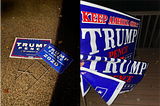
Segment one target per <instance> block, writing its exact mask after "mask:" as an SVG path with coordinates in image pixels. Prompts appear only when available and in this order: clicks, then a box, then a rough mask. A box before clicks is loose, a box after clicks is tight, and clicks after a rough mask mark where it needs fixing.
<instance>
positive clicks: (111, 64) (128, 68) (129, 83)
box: [81, 55, 149, 93]
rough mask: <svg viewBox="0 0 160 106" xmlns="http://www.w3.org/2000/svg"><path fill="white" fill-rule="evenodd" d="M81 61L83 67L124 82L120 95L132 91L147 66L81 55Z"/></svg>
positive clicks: (133, 62)
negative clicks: (82, 61)
mask: <svg viewBox="0 0 160 106" xmlns="http://www.w3.org/2000/svg"><path fill="white" fill-rule="evenodd" d="M87 57H89V58H87ZM81 59H82V60H84V65H83V67H85V68H87V69H91V70H94V71H96V72H99V73H102V74H105V75H109V76H112V77H115V78H118V79H120V80H123V81H125V82H126V83H125V85H124V86H123V88H122V90H121V93H123V92H126V91H130V90H132V89H133V87H134V86H135V85H137V84H138V83H139V82H140V81H141V80H142V78H143V76H144V74H145V72H146V69H147V67H148V65H149V64H148V63H146V62H139V61H132V60H124V59H115V58H107V57H100V56H85V55H81ZM93 79H94V78H93Z"/></svg>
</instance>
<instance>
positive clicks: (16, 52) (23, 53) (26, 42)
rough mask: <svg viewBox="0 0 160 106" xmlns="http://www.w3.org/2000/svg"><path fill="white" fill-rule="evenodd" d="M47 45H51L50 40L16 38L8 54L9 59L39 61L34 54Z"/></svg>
mask: <svg viewBox="0 0 160 106" xmlns="http://www.w3.org/2000/svg"><path fill="white" fill-rule="evenodd" d="M48 43H51V39H35V38H20V37H16V38H15V41H14V44H13V47H12V50H11V53H10V57H13V58H26V59H40V57H39V56H38V55H37V54H36V53H37V52H38V51H39V50H41V49H42V48H44V47H45V46H46V45H47V44H48Z"/></svg>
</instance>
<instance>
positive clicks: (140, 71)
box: [80, 1, 148, 105]
mask: <svg viewBox="0 0 160 106" xmlns="http://www.w3.org/2000/svg"><path fill="white" fill-rule="evenodd" d="M139 27H140V19H137V18H135V17H133V16H131V15H128V14H125V13H122V12H119V11H116V10H113V9H110V8H107V7H103V6H100V5H96V4H93V3H89V2H85V1H80V54H81V55H80V59H81V61H80V62H81V63H83V66H82V67H81V68H80V69H81V70H80V71H81V75H80V77H81V82H80V85H81V91H82V96H85V95H86V94H87V92H88V91H89V88H90V86H92V87H93V88H94V89H95V90H96V91H97V93H99V94H100V96H101V97H102V98H103V99H104V100H105V101H106V103H107V104H108V105H110V104H111V103H112V102H113V100H114V99H115V98H114V99H113V98H112V96H114V97H116V96H117V93H123V92H128V91H130V90H132V89H133V87H134V86H135V85H137V84H138V83H139V82H140V81H141V79H142V78H143V76H144V74H145V72H146V69H147V67H148V63H146V62H139V61H133V59H134V53H135V48H136V42H137V38H138V31H139ZM88 70H89V71H88ZM104 76H105V77H106V76H110V77H112V78H114V79H119V80H121V81H124V82H125V84H124V86H121V89H120V90H119V91H117V93H116V94H115V93H113V92H114V91H116V87H117V86H118V85H117V84H118V83H117V82H116V80H114V79H112V78H108V77H107V79H106V78H104ZM109 80H111V82H112V81H113V80H114V81H113V83H111V82H110V81H109ZM109 82H110V83H109ZM114 84H115V85H116V86H115V85H114ZM109 89H110V90H109ZM106 93H107V94H108V95H105V94H106ZM104 95H105V96H104Z"/></svg>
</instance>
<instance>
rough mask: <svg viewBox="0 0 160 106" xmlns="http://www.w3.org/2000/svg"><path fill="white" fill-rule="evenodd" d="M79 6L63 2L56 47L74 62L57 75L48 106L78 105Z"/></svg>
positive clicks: (77, 3)
mask: <svg viewBox="0 0 160 106" xmlns="http://www.w3.org/2000/svg"><path fill="white" fill-rule="evenodd" d="M79 13H80V4H79V1H76V2H73V1H72V2H69V1H66V0H64V1H63V4H62V11H61V15H60V20H59V27H58V33H57V34H58V35H57V37H58V38H57V41H56V47H58V48H59V49H60V50H62V51H63V52H65V53H67V54H68V55H69V56H70V57H72V58H73V59H74V60H73V62H72V63H71V64H70V65H69V66H68V68H67V69H66V70H65V71H64V72H63V73H62V74H59V77H58V80H57V82H56V86H55V88H54V91H53V95H52V100H51V103H50V106H79V105H80V104H79V103H80V70H79V67H80V66H79V62H80V59H79V53H80V49H79V48H80V39H79V37H80V24H79V20H80V16H79V15H80V14H79Z"/></svg>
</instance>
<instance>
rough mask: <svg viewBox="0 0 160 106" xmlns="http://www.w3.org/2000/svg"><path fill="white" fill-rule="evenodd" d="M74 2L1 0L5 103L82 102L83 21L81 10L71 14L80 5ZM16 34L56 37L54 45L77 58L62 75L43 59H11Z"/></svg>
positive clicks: (69, 105) (72, 105) (59, 105)
mask: <svg viewBox="0 0 160 106" xmlns="http://www.w3.org/2000/svg"><path fill="white" fill-rule="evenodd" d="M78 3H79V1H78ZM68 4H69V5H68ZM73 4H74V3H73V2H66V1H64V2H62V0H30V1H29V0H1V5H2V16H1V79H2V80H1V105H2V106H49V105H50V106H53V105H54V106H78V105H79V100H80V95H79V94H80V90H79V89H80V87H79V22H78V21H77V22H74V21H75V20H79V12H78V15H74V17H75V19H72V18H73V17H71V15H73V14H75V13H74V12H73V10H75V9H74V7H75V6H76V7H77V8H78V9H79V7H78V6H79V4H78V5H73ZM68 10H70V11H68ZM78 11H79V10H78ZM77 23H78V25H77ZM15 37H24V38H40V39H52V44H53V45H55V46H57V47H58V48H59V49H60V50H62V51H64V52H65V53H67V54H68V55H69V56H70V57H72V58H73V59H74V61H73V62H72V63H71V65H70V66H69V67H68V68H67V69H66V70H65V71H64V73H62V74H59V73H57V72H56V71H55V70H54V69H53V68H51V67H50V66H49V65H48V64H47V63H45V62H44V61H43V60H34V59H32V60H31V59H20V58H9V54H10V51H11V49H12V45H13V43H14V39H15Z"/></svg>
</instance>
